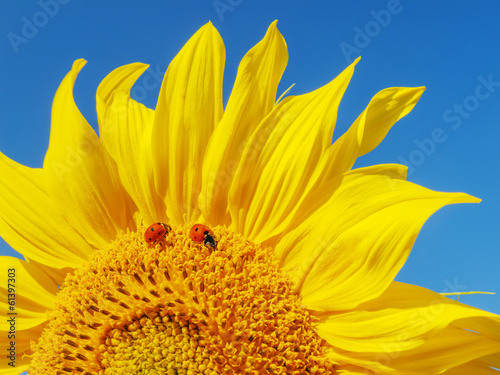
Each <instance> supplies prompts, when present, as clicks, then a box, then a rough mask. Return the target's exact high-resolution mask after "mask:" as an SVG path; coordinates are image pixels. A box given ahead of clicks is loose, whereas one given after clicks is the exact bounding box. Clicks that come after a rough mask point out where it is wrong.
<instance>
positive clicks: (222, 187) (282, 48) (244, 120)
mask: <svg viewBox="0 0 500 375" xmlns="http://www.w3.org/2000/svg"><path fill="white" fill-rule="evenodd" d="M287 61H288V51H287V48H286V43H285V40H284V39H283V36H282V35H281V34H280V32H279V31H278V29H277V27H276V22H273V23H272V24H271V26H269V29H268V30H267V33H266V35H265V36H264V38H263V39H262V40H261V41H260V42H259V43H257V45H255V46H254V47H253V48H252V49H251V50H250V51H248V53H247V54H246V55H245V56H244V57H243V59H242V61H241V63H240V66H239V68H238V73H237V75H236V80H235V83H234V87H233V91H232V93H231V96H230V97H229V100H228V103H227V106H226V110H225V111H224V116H223V118H222V120H221V121H220V123H219V124H218V125H217V127H216V128H215V131H214V133H213V134H212V136H211V138H210V142H209V144H208V147H207V152H206V156H205V159H204V161H203V187H202V192H201V195H200V199H199V203H200V208H201V211H202V213H203V216H204V218H205V220H206V222H207V223H208V224H211V225H214V224H225V225H229V223H230V218H229V214H228V198H227V196H228V192H229V188H230V186H231V182H232V179H233V176H234V173H235V171H236V167H237V166H238V163H239V160H240V158H241V152H242V148H243V146H244V145H245V144H246V142H247V141H248V139H249V137H250V135H251V134H252V133H253V131H254V130H255V129H256V127H257V125H258V124H259V123H260V121H261V120H262V119H263V118H264V117H265V116H266V115H267V114H268V113H269V112H270V111H271V110H272V108H273V107H274V103H275V100H276V91H277V89H278V84H279V81H280V79H281V75H282V74H283V72H284V70H285V67H286V64H287Z"/></svg>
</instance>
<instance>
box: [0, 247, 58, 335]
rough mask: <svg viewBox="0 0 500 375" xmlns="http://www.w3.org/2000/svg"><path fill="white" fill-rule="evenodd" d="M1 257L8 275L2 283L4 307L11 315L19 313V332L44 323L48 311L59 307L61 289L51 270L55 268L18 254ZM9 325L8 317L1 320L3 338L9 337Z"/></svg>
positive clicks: (17, 325)
mask: <svg viewBox="0 0 500 375" xmlns="http://www.w3.org/2000/svg"><path fill="white" fill-rule="evenodd" d="M0 260H1V262H0V264H1V267H0V269H1V271H2V274H3V275H5V283H3V284H1V285H0V297H1V299H0V309H1V310H2V311H3V312H5V315H6V316H7V317H9V318H10V317H14V316H15V321H16V328H17V330H19V331H24V330H27V329H30V328H33V327H36V326H38V325H40V324H42V323H44V322H45V321H46V320H47V315H46V312H47V311H50V310H53V309H54V308H55V300H56V294H57V292H58V291H59V289H58V288H57V287H58V284H57V282H56V281H55V280H54V278H53V277H52V276H50V274H49V273H48V272H50V270H51V269H50V268H47V267H43V266H41V265H39V264H36V263H28V262H26V261H24V260H21V259H18V258H14V257H7V256H2V257H0ZM59 285H60V284H59ZM9 328H10V323H9V322H8V320H7V319H2V320H0V333H2V335H0V336H1V337H2V338H3V337H5V336H7V334H6V332H8V331H9ZM33 339H34V338H33Z"/></svg>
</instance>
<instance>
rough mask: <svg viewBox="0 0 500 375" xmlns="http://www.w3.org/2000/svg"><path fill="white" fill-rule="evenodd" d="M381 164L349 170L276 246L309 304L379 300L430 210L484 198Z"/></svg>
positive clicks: (346, 305) (340, 306) (333, 306)
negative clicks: (382, 170) (399, 175)
mask: <svg viewBox="0 0 500 375" xmlns="http://www.w3.org/2000/svg"><path fill="white" fill-rule="evenodd" d="M374 170H375V171H376V170H377V168H376V167H370V168H362V169H359V170H354V171H352V172H349V173H347V174H346V175H344V176H343V177H342V181H341V183H340V184H338V186H339V187H338V188H337V189H336V190H335V192H334V194H333V195H332V196H331V198H330V199H329V200H328V202H327V203H325V204H324V205H323V206H322V207H321V208H319V209H318V210H317V211H316V212H314V213H313V214H311V216H310V217H309V218H308V219H307V220H305V221H304V222H303V223H302V224H300V225H299V226H298V227H297V228H296V229H294V230H291V231H290V232H289V233H288V234H287V235H286V236H285V237H284V238H283V239H282V240H281V241H280V243H279V244H278V246H277V249H276V251H277V255H278V257H279V258H280V263H281V265H282V267H283V269H284V270H285V271H287V272H288V273H289V274H290V275H291V277H292V279H293V280H294V282H295V283H296V285H297V288H298V289H299V290H300V291H301V294H302V296H303V303H304V304H305V305H306V306H307V307H308V308H310V309H315V310H319V311H325V310H335V311H338V310H345V309H352V308H354V307H356V306H357V305H358V304H360V303H362V302H364V301H368V300H370V299H373V298H376V297H377V296H378V295H380V294H381V293H382V292H383V291H384V290H385V289H386V288H387V286H388V285H389V284H390V283H391V282H392V280H393V279H394V276H395V275H396V273H397V272H398V271H399V269H400V268H401V266H402V265H403V264H404V262H405V260H406V258H407V256H408V254H409V252H410V250H411V247H412V246H413V242H414V241H415V239H416V237H417V235H418V232H419V231H420V228H421V227H422V225H423V224H424V222H425V221H426V220H427V219H428V218H429V216H431V215H432V214H433V213H434V212H435V211H437V210H438V209H439V208H441V207H443V206H445V205H447V204H451V203H467V202H478V201H479V200H478V199H476V198H473V197H471V196H468V195H466V194H463V193H441V192H435V191H432V190H428V189H425V188H423V187H421V186H419V185H415V184H412V183H410V182H407V181H404V180H401V179H394V178H391V177H389V176H387V175H377V174H372V173H373V171H374Z"/></svg>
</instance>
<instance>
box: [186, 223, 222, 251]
mask: <svg viewBox="0 0 500 375" xmlns="http://www.w3.org/2000/svg"><path fill="white" fill-rule="evenodd" d="M214 237H215V236H214V232H212V230H211V229H210V228H209V227H207V226H206V225H203V224H195V225H193V226H192V227H191V230H190V232H189V238H191V239H192V240H193V241H194V242H198V243H202V242H203V244H204V245H210V246H211V247H212V248H214V249H216V248H217V241H215V239H214Z"/></svg>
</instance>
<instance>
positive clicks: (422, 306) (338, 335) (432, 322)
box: [318, 282, 500, 375]
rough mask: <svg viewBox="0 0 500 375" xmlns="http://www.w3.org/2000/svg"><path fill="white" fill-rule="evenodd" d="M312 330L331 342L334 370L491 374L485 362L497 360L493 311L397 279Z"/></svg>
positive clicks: (499, 340)
mask: <svg viewBox="0 0 500 375" xmlns="http://www.w3.org/2000/svg"><path fill="white" fill-rule="evenodd" d="M318 333H319V334H320V336H321V337H323V338H325V339H326V340H327V341H328V342H329V343H331V344H332V345H334V346H335V349H334V350H332V352H331V353H330V356H331V358H332V359H333V360H334V361H336V362H337V363H340V366H339V369H343V368H344V367H345V368H346V369H347V368H350V367H352V366H356V367H358V368H364V369H365V370H366V371H367V372H366V373H372V371H373V373H376V374H379V373H380V374H394V375H399V374H441V373H444V374H450V375H451V374H455V375H458V374H463V375H465V374H492V375H493V374H494V373H495V372H494V371H493V370H492V369H491V368H490V366H497V365H498V363H499V359H498V355H499V354H498V353H499V348H500V317H499V316H498V315H495V314H492V313H488V312H486V311H482V310H479V309H476V308H473V307H470V306H467V305H463V304H461V303H458V302H455V301H452V300H449V299H447V298H445V297H443V296H441V295H439V294H437V293H434V292H432V291H430V290H427V289H425V288H421V287H417V286H413V285H408V284H403V283H398V282H393V283H392V284H391V286H390V287H389V288H387V290H386V291H385V292H384V293H383V294H382V295H381V296H380V297H378V298H376V299H375V300H372V301H369V302H366V303H364V304H362V305H360V306H358V307H357V308H356V310H355V311H349V312H344V313H340V314H333V315H331V316H330V318H328V319H327V320H326V321H325V322H324V323H320V324H319V326H318ZM467 371H469V372H467ZM347 373H349V372H347ZM354 373H358V372H354ZM359 373H363V372H362V371H359Z"/></svg>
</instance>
